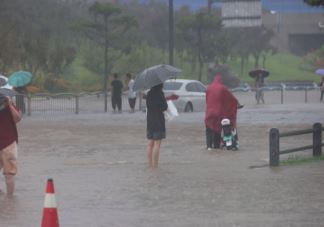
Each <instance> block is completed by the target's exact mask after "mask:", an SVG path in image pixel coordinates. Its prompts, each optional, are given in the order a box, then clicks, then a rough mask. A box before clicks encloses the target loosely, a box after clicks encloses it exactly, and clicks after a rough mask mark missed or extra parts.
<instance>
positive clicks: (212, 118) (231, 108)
mask: <svg viewBox="0 0 324 227" xmlns="http://www.w3.org/2000/svg"><path fill="white" fill-rule="evenodd" d="M237 106H238V101H237V99H236V98H235V97H234V95H233V94H232V93H231V92H230V91H229V90H228V89H227V87H225V85H224V84H223V81H222V77H221V76H220V75H216V76H215V78H214V81H213V82H212V83H211V84H210V85H209V86H208V87H207V91H206V115H205V124H206V126H207V127H208V128H210V129H212V130H213V131H214V132H216V133H220V132H221V121H222V119H224V118H228V119H230V121H231V123H232V127H234V128H236V113H237Z"/></svg>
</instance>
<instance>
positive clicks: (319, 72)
mask: <svg viewBox="0 0 324 227" xmlns="http://www.w3.org/2000/svg"><path fill="white" fill-rule="evenodd" d="M315 73H316V74H317V75H319V76H324V69H317V70H316V71H315Z"/></svg>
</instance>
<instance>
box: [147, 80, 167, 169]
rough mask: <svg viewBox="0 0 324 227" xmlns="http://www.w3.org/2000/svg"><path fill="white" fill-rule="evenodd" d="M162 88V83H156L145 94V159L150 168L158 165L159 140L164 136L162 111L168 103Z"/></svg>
mask: <svg viewBox="0 0 324 227" xmlns="http://www.w3.org/2000/svg"><path fill="white" fill-rule="evenodd" d="M162 88H163V84H159V85H156V86H154V87H152V88H151V89H150V91H149V92H148V94H147V96H146V107H147V117H146V121H147V127H146V136H147V139H148V144H147V159H148V163H149V166H150V167H152V168H156V167H158V162H159V157H160V146H161V141H162V139H164V138H165V137H166V130H165V119H164V113H163V112H164V111H166V110H167V109H168V104H167V101H166V99H165V97H164V93H163V91H162Z"/></svg>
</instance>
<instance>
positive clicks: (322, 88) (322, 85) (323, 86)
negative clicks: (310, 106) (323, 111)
mask: <svg viewBox="0 0 324 227" xmlns="http://www.w3.org/2000/svg"><path fill="white" fill-rule="evenodd" d="M319 88H320V91H321V97H320V101H323V96H324V76H322V80H321V82H320V83H319Z"/></svg>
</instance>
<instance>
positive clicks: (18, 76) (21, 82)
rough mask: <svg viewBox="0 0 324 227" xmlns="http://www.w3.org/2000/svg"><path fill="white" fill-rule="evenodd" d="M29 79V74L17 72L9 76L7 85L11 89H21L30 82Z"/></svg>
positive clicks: (30, 76)
mask: <svg viewBox="0 0 324 227" xmlns="http://www.w3.org/2000/svg"><path fill="white" fill-rule="evenodd" d="M31 78H32V74H31V73H30V72H26V71H18V72H15V73H13V74H11V75H10V76H9V78H8V83H9V84H10V85H11V86H13V87H23V86H25V85H27V84H28V83H29V82H30V81H31Z"/></svg>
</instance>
